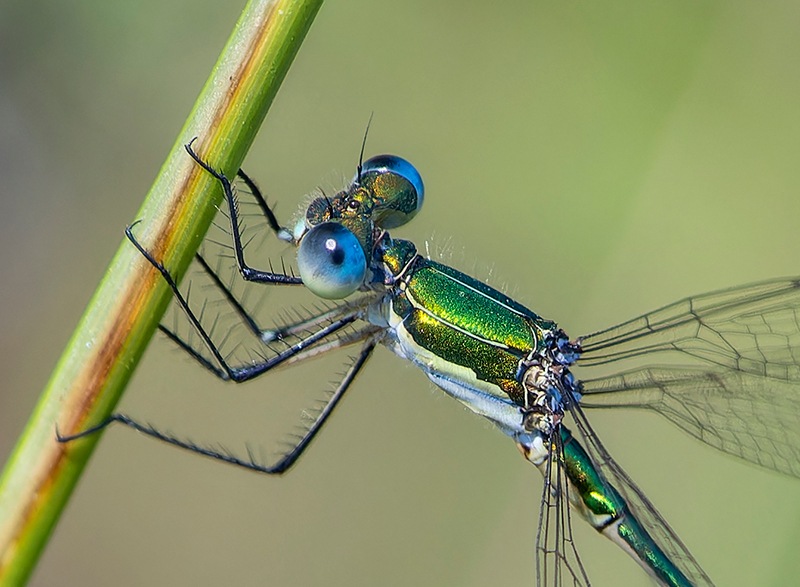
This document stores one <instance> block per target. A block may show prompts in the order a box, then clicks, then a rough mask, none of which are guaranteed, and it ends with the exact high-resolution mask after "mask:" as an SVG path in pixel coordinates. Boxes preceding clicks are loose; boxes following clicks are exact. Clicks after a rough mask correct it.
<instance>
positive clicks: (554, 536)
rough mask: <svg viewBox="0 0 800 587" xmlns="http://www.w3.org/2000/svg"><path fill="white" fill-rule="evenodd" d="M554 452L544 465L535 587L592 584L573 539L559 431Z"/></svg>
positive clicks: (551, 452)
mask: <svg viewBox="0 0 800 587" xmlns="http://www.w3.org/2000/svg"><path fill="white" fill-rule="evenodd" d="M548 445H549V446H552V447H553V448H554V450H551V451H550V457H549V458H548V460H547V462H546V463H545V465H544V466H542V467H541V468H540V470H541V471H542V474H543V475H544V489H543V490H542V503H541V507H540V509H539V527H538V531H537V533H536V584H537V585H540V586H542V587H544V586H546V587H550V586H554V587H562V586H572V587H588V586H589V585H591V583H590V581H589V578H588V576H587V575H586V570H585V569H584V567H583V563H582V562H581V558H580V555H579V553H578V550H577V548H576V546H575V542H574V541H573V539H572V510H571V509H570V507H569V498H568V492H569V483H568V482H567V476H566V469H565V467H564V466H563V464H564V447H563V444H562V442H561V439H560V437H559V434H558V433H557V432H556V433H554V434H553V435H552V438H551V439H550V440H549V441H548Z"/></svg>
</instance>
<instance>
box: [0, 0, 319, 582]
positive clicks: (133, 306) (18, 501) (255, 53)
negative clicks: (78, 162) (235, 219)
mask: <svg viewBox="0 0 800 587" xmlns="http://www.w3.org/2000/svg"><path fill="white" fill-rule="evenodd" d="M321 4H322V0H251V1H250V2H249V3H248V4H247V6H246V7H245V9H244V11H243V13H242V16H241V18H240V19H239V22H238V23H237V25H236V28H235V30H234V32H233V34H232V35H231V38H230V39H229V41H228V43H227V45H226V47H225V49H224V50H223V52H222V54H221V56H220V58H219V61H218V62H217V64H216V66H215V68H214V71H213V73H212V74H211V77H210V78H209V80H208V82H207V83H206V85H205V87H204V88H203V91H202V93H201V95H200V97H199V98H198V100H197V102H196V104H195V107H194V109H193V110H192V112H191V114H190V115H189V118H188V120H187V121H186V124H185V125H184V127H183V129H182V130H181V132H180V134H179V136H178V138H177V140H176V142H175V144H174V145H173V147H172V150H171V151H170V153H169V156H168V157H167V160H166V161H165V163H164V165H163V167H162V168H161V171H160V172H159V175H158V177H157V178H156V180H155V182H154V183H153V186H152V188H151V189H150V192H149V193H148V195H147V198H146V199H145V201H144V203H143V205H142V207H141V209H140V210H139V212H138V214H137V216H136V220H141V222H140V223H139V224H137V225H136V228H135V233H136V237H137V239H138V240H139V241H140V242H141V243H142V244H143V245H144V246H145V247H146V248H147V249H148V250H149V251H151V252H152V253H153V255H154V256H155V257H156V258H157V259H160V260H162V262H163V263H164V264H165V265H166V266H167V267H169V268H170V270H171V272H173V274H174V275H176V276H178V277H180V276H182V275H183V273H184V272H185V271H186V268H187V267H188V265H189V263H190V261H191V259H192V256H193V254H194V252H195V251H196V250H197V247H198V246H199V244H200V242H201V241H202V238H203V235H204V234H205V232H206V230H207V228H208V226H209V224H210V222H211V220H212V219H213V217H214V213H215V206H216V204H217V203H218V202H219V201H220V196H221V194H220V192H219V187H218V185H216V182H215V181H213V180H211V179H210V178H209V176H208V174H206V173H202V172H201V171H200V170H199V168H198V167H197V166H196V165H194V163H193V162H192V160H191V159H190V158H189V157H188V155H187V154H186V153H185V151H184V149H183V145H184V144H185V143H187V142H189V140H191V139H192V138H193V137H198V140H197V141H196V142H195V145H194V146H195V149H196V150H197V152H198V153H199V154H200V155H201V156H202V157H203V158H204V159H205V160H207V161H210V162H212V163H213V165H214V166H215V167H216V168H217V169H220V170H222V171H223V172H224V173H226V174H228V175H229V176H232V175H233V174H235V172H236V170H237V169H238V168H239V166H240V165H241V162H242V160H243V159H244V156H245V153H246V152H247V150H248V148H249V147H250V144H251V143H252V141H253V138H254V136H255V134H256V131H257V130H258V128H259V126H260V124H261V122H262V121H263V119H264V116H265V115H266V113H267V109H268V108H269V105H270V103H271V102H272V99H273V98H274V97H275V94H276V93H277V91H278V87H279V86H280V84H281V82H282V81H283V78H284V76H285V75H286V72H287V71H288V69H289V66H290V64H291V62H292V60H293V58H294V56H295V54H296V53H297V50H298V48H299V47H300V44H301V42H302V40H303V38H304V37H305V34H306V32H307V31H308V29H309V27H310V26H311V22H312V21H313V19H314V16H315V15H316V13H317V11H318V10H319V7H320V5H321ZM169 301H170V293H169V290H168V288H167V287H166V286H165V284H164V283H163V280H162V279H161V277H160V276H159V274H158V273H157V272H156V271H155V270H154V269H153V268H152V267H151V266H150V265H149V264H148V263H147V262H146V261H145V260H144V259H142V257H141V255H139V254H138V252H137V251H136V250H135V249H134V248H133V247H132V246H131V245H130V243H128V242H127V240H124V239H123V242H122V245H121V246H120V248H119V250H118V251H117V254H116V255H115V256H114V259H113V260H112V262H111V264H110V266H109V268H108V270H107V271H106V274H105V276H104V278H103V280H102V281H101V283H100V284H99V286H98V288H97V290H96V292H95V294H94V296H93V297H92V300H91V302H90V303H89V306H88V308H87V309H86V312H85V314H84V316H83V318H82V319H81V321H80V323H79V325H78V327H77V329H76V330H75V332H74V334H73V336H72V338H71V340H70V342H69V343H68V344H67V347H66V349H65V350H64V353H63V355H62V357H61V359H60V361H59V363H58V365H57V366H56V369H55V371H54V372H53V374H52V376H51V378H50V381H49V382H48V384H47V387H46V388H45V390H44V391H43V393H42V396H41V398H40V400H39V402H38V404H37V406H36V408H35V410H34V412H33V415H32V416H31V418H30V420H29V422H28V425H27V427H26V428H25V430H24V432H23V434H22V436H21V437H20V439H19V441H18V443H17V446H16V448H15V449H14V452H13V453H12V456H11V458H10V459H9V461H8V463H7V465H6V467H5V470H4V471H3V476H2V478H0V586H4V587H8V586H11V585H15V586H16V585H22V584H24V583H25V582H26V580H27V579H28V577H29V576H30V574H31V572H32V571H33V569H34V567H35V564H36V561H37V560H38V557H39V554H40V553H41V551H42V549H43V548H44V545H45V544H46V542H47V539H48V537H49V536H50V534H51V532H52V530H53V528H54V526H55V524H56V521H57V520H58V518H59V515H60V513H61V511H62V510H63V508H64V505H65V504H66V502H67V499H68V498H69V496H70V495H71V493H72V490H73V488H74V487H75V484H76V483H77V481H78V478H79V476H80V474H81V472H82V471H83V469H84V467H85V465H86V463H87V461H88V459H89V456H90V455H91V453H92V451H93V449H94V447H95V445H96V444H97V442H98V440H99V438H100V434H99V433H98V434H93V435H90V436H87V437H85V438H82V439H80V440H76V441H73V442H69V443H66V444H59V443H58V442H57V441H56V427H58V430H59V431H60V432H61V433H62V434H74V433H76V432H79V431H81V430H85V429H86V428H88V427H89V426H91V425H93V424H97V423H99V422H103V421H104V420H105V419H106V418H107V417H108V416H109V415H110V414H111V413H112V411H113V409H114V407H115V406H116V404H117V402H118V401H119V399H120V397H121V394H122V391H123V389H124V387H125V385H126V384H127V382H128V380H129V379H130V376H131V374H132V373H133V369H134V367H135V366H136V364H137V363H138V361H139V358H140V357H141V355H142V353H143V352H144V349H145V346H146V345H147V343H148V341H149V340H150V338H151V336H152V335H153V332H154V331H155V328H156V326H157V325H158V322H159V320H160V317H161V316H162V315H163V313H164V311H165V309H166V307H167V305H168V303H169Z"/></svg>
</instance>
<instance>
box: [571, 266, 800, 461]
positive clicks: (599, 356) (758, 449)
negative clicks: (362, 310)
mask: <svg viewBox="0 0 800 587" xmlns="http://www.w3.org/2000/svg"><path fill="white" fill-rule="evenodd" d="M582 344H583V349H584V353H583V355H582V356H581V358H580V360H579V362H578V365H580V366H581V367H599V366H603V365H608V364H611V363H614V364H621V366H624V368H625V370H624V371H622V372H621V373H616V374H613V375H603V376H599V377H589V378H583V377H582V382H583V386H584V387H583V392H584V394H585V395H584V399H583V400H582V401H581V405H582V406H583V407H587V408H614V407H635V408H644V409H650V410H653V411H655V412H657V413H659V414H661V415H662V416H664V417H666V418H667V419H668V420H670V421H671V422H674V423H675V424H677V425H678V426H680V427H681V428H682V429H684V430H686V431H687V432H689V433H690V434H691V435H693V436H695V437H696V438H698V439H700V440H702V441H703V442H705V443H707V444H709V445H711V446H713V447H715V448H718V449H720V450H722V451H725V452H727V453H730V454H733V455H736V456H738V457H741V458H743V459H745V460H747V461H750V462H753V463H756V464H758V465H761V466H764V467H767V468H769V469H774V470H776V471H780V472H782V473H786V474H789V475H794V476H797V477H800V279H797V278H793V279H778V280H773V281H767V282H763V283H758V284H754V285H748V286H743V287H738V288H733V289H728V290H723V291H720V292H715V293H710V294H705V295H701V296H696V297H692V298H687V299H685V300H682V301H680V302H677V303H675V304H671V305H669V306H666V307H665V308H662V309H660V310H656V311H655V312H651V313H649V314H645V315H644V316H641V317H639V318H636V319H635V320H631V321H629V322H625V323H623V324H620V325H619V326H615V327H613V328H610V329H608V330H604V331H601V332H597V333H595V334H591V335H588V336H586V337H583V338H582ZM645 359H646V360H647V361H648V362H650V361H651V360H657V361H658V362H659V364H661V365H662V366H658V367H643V366H641V362H643V360H645ZM637 362H638V363H640V364H639V365H636V364H635V363H637ZM581 375H583V371H582V372H581Z"/></svg>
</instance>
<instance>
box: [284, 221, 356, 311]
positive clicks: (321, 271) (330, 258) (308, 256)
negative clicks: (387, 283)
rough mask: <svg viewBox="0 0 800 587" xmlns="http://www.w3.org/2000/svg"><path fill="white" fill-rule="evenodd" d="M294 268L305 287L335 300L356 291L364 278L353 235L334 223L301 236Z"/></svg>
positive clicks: (323, 225) (318, 227)
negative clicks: (296, 269)
mask: <svg viewBox="0 0 800 587" xmlns="http://www.w3.org/2000/svg"><path fill="white" fill-rule="evenodd" d="M297 267H298V269H299V270H300V277H301V278H302V279H303V283H304V284H305V286H306V287H307V288H308V289H310V290H311V291H312V292H314V293H315V294H316V295H318V296H319V297H321V298H325V299H329V300H337V299H341V298H345V297H347V296H349V295H350V294H351V293H353V292H354V291H356V290H357V289H358V288H359V286H360V285H361V284H363V283H364V278H365V277H366V275H367V259H366V257H365V256H364V249H362V248H361V243H360V242H358V239H357V238H356V236H355V235H354V234H353V233H352V232H350V231H349V230H347V229H346V228H345V227H344V226H342V225H341V224H339V223H337V222H325V223H323V224H318V225H317V226H315V227H313V228H312V229H311V230H309V231H308V233H307V234H306V235H305V236H303V239H302V240H301V241H300V246H299V248H298V250H297Z"/></svg>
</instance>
